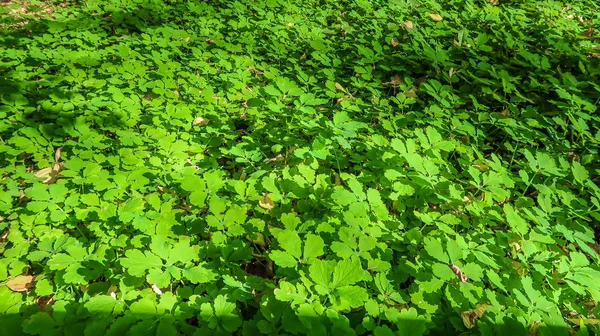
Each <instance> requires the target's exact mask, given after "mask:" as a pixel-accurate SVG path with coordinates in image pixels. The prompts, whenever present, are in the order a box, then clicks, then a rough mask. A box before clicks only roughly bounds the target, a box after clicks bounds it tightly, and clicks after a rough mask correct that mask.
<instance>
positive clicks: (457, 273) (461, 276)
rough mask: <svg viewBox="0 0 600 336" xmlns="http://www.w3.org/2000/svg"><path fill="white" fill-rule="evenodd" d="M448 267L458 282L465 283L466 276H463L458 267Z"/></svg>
mask: <svg viewBox="0 0 600 336" xmlns="http://www.w3.org/2000/svg"><path fill="white" fill-rule="evenodd" d="M449 266H450V268H451V269H452V272H454V274H456V276H457V277H458V279H459V280H460V282H467V280H468V279H469V278H467V276H466V275H464V274H463V272H462V271H461V269H460V267H458V266H456V265H454V264H450V265H449Z"/></svg>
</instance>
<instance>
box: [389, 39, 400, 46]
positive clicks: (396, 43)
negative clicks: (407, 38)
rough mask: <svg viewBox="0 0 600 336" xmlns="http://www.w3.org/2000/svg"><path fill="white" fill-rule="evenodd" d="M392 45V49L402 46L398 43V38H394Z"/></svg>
mask: <svg viewBox="0 0 600 336" xmlns="http://www.w3.org/2000/svg"><path fill="white" fill-rule="evenodd" d="M390 43H391V44H392V47H397V46H398V45H399V44H400V41H398V39H397V38H395V37H392V41H391V42H390Z"/></svg>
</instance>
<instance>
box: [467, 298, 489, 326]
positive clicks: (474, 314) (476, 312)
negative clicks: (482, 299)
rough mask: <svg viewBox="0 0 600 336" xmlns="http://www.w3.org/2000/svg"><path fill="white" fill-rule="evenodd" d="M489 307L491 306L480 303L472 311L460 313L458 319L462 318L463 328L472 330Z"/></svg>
mask: <svg viewBox="0 0 600 336" xmlns="http://www.w3.org/2000/svg"><path fill="white" fill-rule="evenodd" d="M490 306H491V304H489V303H480V304H478V305H477V306H475V308H474V309H471V310H467V311H464V312H461V313H460V317H462V320H463V323H464V324H465V327H467V328H469V329H472V328H473V327H474V326H475V322H476V321H477V319H479V318H480V317H481V316H482V315H483V313H485V311H486V310H487V309H488V307H490Z"/></svg>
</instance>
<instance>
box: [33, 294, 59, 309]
mask: <svg viewBox="0 0 600 336" xmlns="http://www.w3.org/2000/svg"><path fill="white" fill-rule="evenodd" d="M35 302H36V303H37V304H38V305H39V306H40V308H41V309H42V311H45V310H46V306H48V305H51V304H53V303H54V296H53V295H46V296H39V297H38V298H37V299H35Z"/></svg>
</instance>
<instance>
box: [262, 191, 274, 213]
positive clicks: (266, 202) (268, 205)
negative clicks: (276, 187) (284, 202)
mask: <svg viewBox="0 0 600 336" xmlns="http://www.w3.org/2000/svg"><path fill="white" fill-rule="evenodd" d="M258 205H260V207H261V208H263V209H267V210H271V209H273V208H274V207H275V202H273V200H272V199H271V197H269V194H265V195H264V196H263V197H261V199H260V200H259V201H258Z"/></svg>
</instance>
